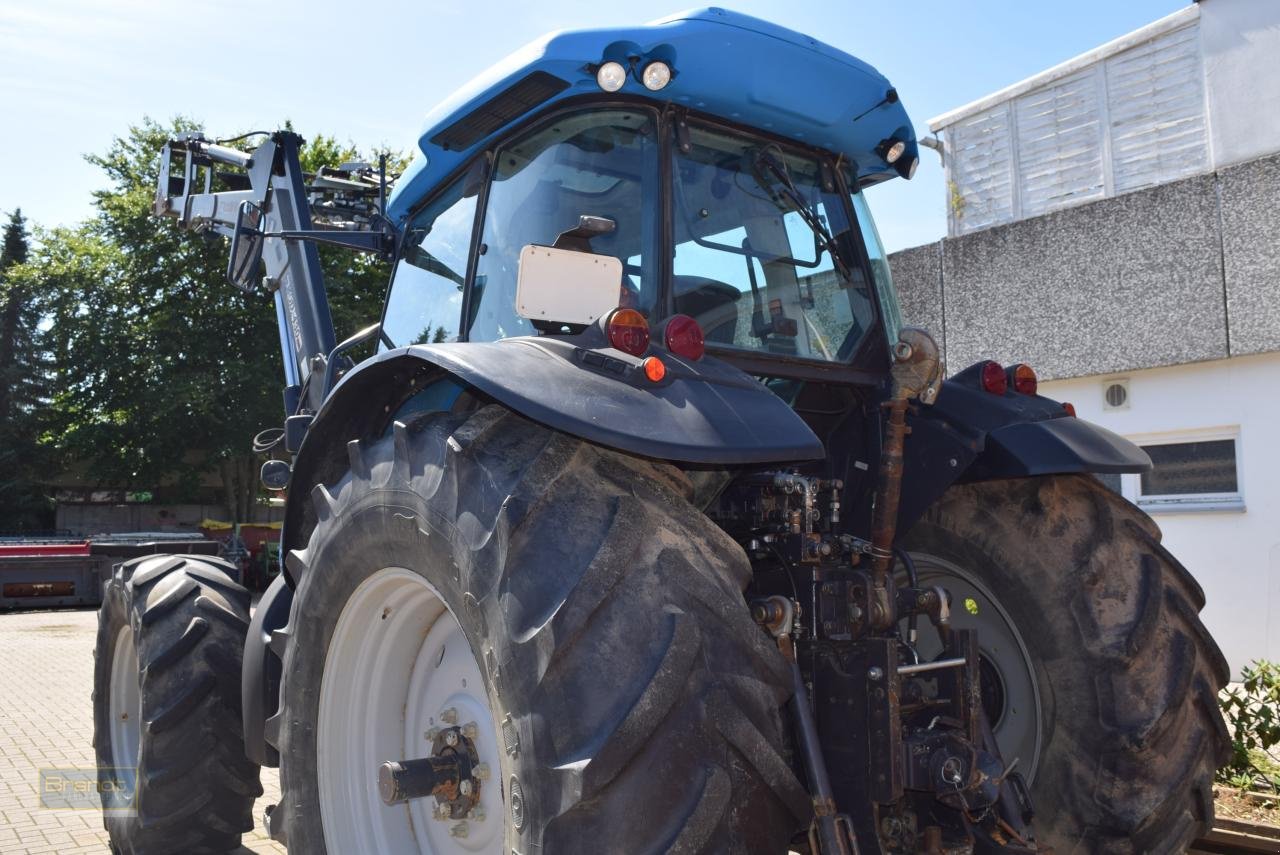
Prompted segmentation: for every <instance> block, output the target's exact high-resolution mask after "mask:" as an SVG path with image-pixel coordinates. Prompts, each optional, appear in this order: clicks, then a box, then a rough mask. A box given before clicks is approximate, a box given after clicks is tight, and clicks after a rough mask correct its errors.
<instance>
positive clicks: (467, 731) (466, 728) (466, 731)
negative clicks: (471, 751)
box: [462, 721, 480, 742]
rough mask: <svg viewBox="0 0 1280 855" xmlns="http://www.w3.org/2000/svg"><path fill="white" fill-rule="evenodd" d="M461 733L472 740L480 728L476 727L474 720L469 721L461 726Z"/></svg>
mask: <svg viewBox="0 0 1280 855" xmlns="http://www.w3.org/2000/svg"><path fill="white" fill-rule="evenodd" d="M462 735H463V736H465V737H466V738H467V739H470V740H471V741H472V742H474V741H475V739H476V737H477V736H479V735H480V728H478V727H476V723H475V722H474V721H469V722H467V723H466V724H464V725H463V726H462Z"/></svg>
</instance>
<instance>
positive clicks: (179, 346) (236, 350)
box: [21, 119, 386, 520]
mask: <svg viewBox="0 0 1280 855" xmlns="http://www.w3.org/2000/svg"><path fill="white" fill-rule="evenodd" d="M194 128H195V125H194V123H192V122H190V121H188V120H185V119H177V120H175V121H173V122H172V123H170V124H167V125H161V124H159V123H157V122H154V121H151V120H149V119H147V120H144V121H143V122H142V123H141V124H139V125H137V126H135V127H132V128H130V130H129V132H128V133H127V134H126V135H125V136H123V137H120V138H118V139H116V140H115V141H114V142H113V143H112V145H111V146H110V147H109V148H108V149H107V150H106V151H105V152H103V153H102V154H97V155H92V156H90V157H89V158H88V160H89V162H90V163H92V164H94V165H95V166H98V167H99V168H101V169H102V170H103V172H104V173H105V174H106V177H107V186H106V187H105V188H103V189H101V190H99V191H98V192H96V193H95V194H94V199H95V202H94V204H95V207H96V208H97V213H96V215H95V216H94V217H93V218H92V219H90V220H89V221H88V222H85V223H83V224H82V225H80V226H78V227H76V228H72V229H58V230H54V231H52V232H49V233H48V234H47V235H45V236H44V238H43V240H42V241H41V242H40V246H39V248H38V249H37V250H36V251H35V252H34V253H33V255H32V258H31V259H30V261H29V262H28V263H27V264H26V265H23V266H22V268H21V269H22V270H23V275H24V280H25V281H26V282H27V283H28V287H30V288H32V289H33V290H35V291H37V292H39V293H44V294H48V295H49V300H50V308H49V313H50V316H51V319H52V328H51V331H50V336H51V340H52V344H53V349H54V351H55V352H56V354H57V365H56V369H57V381H58V382H57V384H56V388H57V392H56V394H55V395H54V396H53V398H52V407H51V410H52V414H53V419H52V424H51V429H50V430H49V431H48V433H47V434H46V437H47V441H48V442H49V444H51V445H52V446H54V447H56V448H57V449H58V450H59V451H60V452H61V454H62V457H63V459H64V461H77V462H78V463H79V464H81V465H84V466H86V467H87V469H88V471H89V473H90V474H91V475H92V476H93V477H94V478H95V479H96V480H97V481H98V482H100V483H102V484H109V485H112V486H115V487H125V488H134V489H151V488H153V487H157V486H164V487H165V488H166V489H167V490H168V491H170V492H171V494H176V495H177V496H178V497H181V496H182V495H183V494H187V495H190V494H192V493H193V492H194V491H195V489H196V487H197V486H198V484H199V482H200V479H201V477H202V476H203V475H205V474H206V473H209V472H215V471H216V472H217V473H218V474H219V475H220V477H221V483H222V486H223V494H224V500H225V503H226V506H227V511H228V513H229V514H230V515H231V516H232V518H233V519H237V520H244V519H247V518H248V517H249V514H250V512H251V509H252V504H253V502H254V501H255V499H256V497H257V495H258V493H259V484H258V480H257V462H258V461H257V460H256V459H255V458H254V456H253V454H252V451H251V444H250V440H251V438H252V436H253V435H254V434H255V433H256V432H258V431H259V430H261V429H263V428H265V427H272V426H278V425H279V424H280V423H281V420H282V411H281V397H280V394H281V387H282V385H283V381H282V379H281V378H282V369H281V365H280V350H279V337H278V335H277V331H276V317H275V310H274V308H273V305H272V301H271V298H270V296H269V295H267V294H265V293H263V294H261V295H246V294H243V293H241V292H239V291H237V290H235V289H233V288H231V287H230V286H228V285H226V283H225V281H224V279H223V274H224V271H225V269H226V261H227V247H226V244H225V242H224V241H222V240H220V239H213V240H211V241H209V240H202V239H200V237H199V236H197V235H193V234H189V233H184V232H182V231H181V230H180V229H178V228H176V226H175V225H174V224H173V222H172V221H170V220H160V219H156V218H154V217H152V216H151V215H150V211H151V203H152V199H153V196H154V193H155V182H156V176H157V172H158V169H159V153H160V149H161V146H162V145H163V144H164V142H165V140H166V139H169V138H170V137H171V136H172V135H174V134H175V133H178V132H181V131H184V130H192V129H194ZM351 154H354V152H352V151H350V147H342V146H339V145H337V144H336V143H335V142H334V141H333V140H332V138H328V137H318V138H316V140H315V141H314V142H312V143H311V144H310V145H309V146H308V147H307V148H306V151H305V156H304V161H305V162H306V163H307V164H308V165H309V166H310V167H311V168H315V167H317V166H319V165H321V164H334V165H336V163H337V162H338V161H340V160H342V159H347V157H348V156H349V155H351ZM322 260H323V265H324V268H325V274H326V278H327V282H328V286H329V292H330V299H331V302H332V309H333V316H334V319H335V325H336V328H337V333H338V337H339V338H341V337H343V336H344V335H345V334H347V333H349V332H350V331H351V330H353V329H355V328H357V327H358V326H360V325H362V324H367V323H370V322H372V320H373V319H376V317H377V314H378V309H377V307H378V306H379V304H380V301H381V296H382V291H383V287H384V283H385V280H386V270H385V265H383V264H379V263H377V262H376V261H375V260H374V259H371V258H352V257H351V255H350V254H349V253H342V252H341V251H337V252H329V251H324V252H322Z"/></svg>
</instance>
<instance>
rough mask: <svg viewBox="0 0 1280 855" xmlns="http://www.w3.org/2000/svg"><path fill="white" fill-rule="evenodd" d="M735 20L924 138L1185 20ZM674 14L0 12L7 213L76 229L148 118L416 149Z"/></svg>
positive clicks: (920, 235)
mask: <svg viewBox="0 0 1280 855" xmlns="http://www.w3.org/2000/svg"><path fill="white" fill-rule="evenodd" d="M730 5H731V6H732V8H734V9H736V10H738V11H741V12H745V13H747V14H751V15H756V16H759V17H761V18H766V19H769V20H772V21H775V22H776V23H779V24H783V25H784V26H788V27H791V28H792V29H796V30H799V31H801V32H804V33H807V34H809V35H813V36H815V37H817V38H820V39H822V40H824V41H826V42H828V43H830V44H832V45H835V46H836V47H839V48H841V49H843V50H846V51H848V52H850V53H852V54H854V55H856V56H859V57H861V58H862V59H864V60H866V61H868V62H870V63H871V64H872V65H874V66H876V67H877V68H879V69H880V71H881V72H883V73H884V74H885V75H886V76H887V77H888V78H889V80H890V81H892V82H893V84H894V85H895V86H896V87H897V89H898V92H899V93H900V95H901V96H902V99H903V103H904V104H905V105H906V107H907V110H908V111H909V112H910V114H911V117H912V119H913V120H914V122H915V124H916V129H917V133H920V134H924V133H926V132H927V128H926V124H925V123H926V121H927V120H928V119H930V118H932V117H933V116H936V115H938V114H940V113H943V112H946V111H947V110H950V109H952V108H954V107H957V106H960V105H961V104H965V103H967V102H969V101H972V100H974V99H976V98H979V97H981V96H983V95H986V94H988V93H990V92H993V91H995V90H997V89H1000V88H1003V87H1004V86H1007V85H1009V84H1010V83H1014V82H1016V81H1018V80H1020V79H1022V78H1024V77H1026V76H1028V75H1031V74H1034V73H1036V72H1038V71H1041V70H1043V69H1045V68H1048V67H1049V66H1052V65H1055V64H1057V63H1058V62H1061V61H1062V60H1064V59H1068V58H1070V57H1072V56H1074V55H1076V54H1078V53H1081V52H1083V51H1086V50H1088V49H1090V48H1093V47H1096V46H1098V45H1100V44H1102V43H1103V42H1105V41H1108V40H1110V39H1112V38H1115V37H1116V36H1120V35H1123V34H1124V33H1127V32H1129V31H1130V30H1133V29H1136V28H1137V27H1140V26H1142V25H1143V24H1146V23H1149V22H1151V21H1154V20H1156V19H1157V18H1160V17H1163V16H1164V15H1167V14H1169V13H1170V12H1173V11H1176V10H1177V9H1179V8H1181V7H1183V6H1185V5H1187V3H1186V2H1185V0H1119V1H1118V0H1073V2H1059V3H1049V2H1043V0H1021V2H1018V0H952V2H941V0H922V2H918V3H914V4H904V3H895V2H878V3H875V2H866V0H844V2H838V0H820V2H805V0H790V2H781V0H739V2H737V3H734V4H730ZM682 8H687V6H686V5H685V4H684V3H682V2H679V0H675V2H672V3H671V4H670V5H668V6H662V5H656V4H654V3H651V2H648V3H641V2H632V0H612V2H611V1H610V0H590V2H580V0H536V2H506V1H505V0H504V2H482V0H470V2H465V3H464V2H450V3H439V2H423V0H418V2H401V0H383V2H380V3H378V4H376V5H374V4H370V5H369V6H364V5H362V4H358V3H350V2H342V3H338V2H329V0H321V2H305V3H304V2H301V0H292V2H270V0H209V2H205V3H201V4H195V5H193V4H189V3H177V2H172V0H165V1H164V2H160V0H155V1H154V2H153V1H152V0H0V210H4V211H8V210H10V209H12V208H14V207H19V206H20V207H21V208H22V209H23V210H24V212H26V213H27V214H28V216H29V217H30V218H31V219H32V220H34V221H35V222H37V223H40V224H42V225H54V224H57V223H72V222H75V221H77V220H79V219H81V218H83V217H85V216H87V215H88V214H89V213H90V211H91V208H90V203H91V196H90V194H91V192H92V191H93V190H94V189H96V188H99V187H101V186H103V183H104V182H103V178H102V176H101V175H100V173H98V172H97V170H95V169H94V168H93V167H91V166H89V165H88V164H86V163H84V161H83V159H82V155H83V154H84V153H86V152H94V151H102V150H104V149H105V148H106V147H107V146H108V145H109V144H110V141H111V139H112V138H113V137H115V136H118V135H120V134H122V133H124V132H125V130H126V129H127V128H128V126H129V125H130V124H131V123H135V122H137V121H138V120H139V119H140V118H141V117H142V116H144V115H150V116H152V117H156V118H167V117H169V116H173V115H175V114H183V115H187V116H191V117H193V118H196V119H198V120H200V121H202V122H204V123H205V127H206V128H207V129H208V130H209V131H210V133H212V134H215V135H218V136H231V135H233V134H235V133H240V132H242V131H247V130H254V129H258V128H271V127H276V126H278V125H280V124H282V123H283V121H284V119H286V118H290V119H292V120H293V123H294V126H295V128H297V130H298V131H299V132H300V133H302V134H303V135H304V136H305V135H307V134H308V133H317V132H320V133H326V134H332V135H335V136H337V137H338V138H339V139H343V140H350V141H352V142H354V143H356V144H357V145H359V146H362V147H371V146H375V145H390V146H393V147H397V148H402V149H408V148H409V147H410V146H411V145H412V144H413V140H414V139H415V137H416V135H417V132H418V130H419V129H420V126H421V122H422V118H423V116H425V115H426V113H427V111H428V109H429V108H430V107H431V106H432V105H433V104H435V103H436V102H437V101H439V100H441V99H443V98H444V97H445V96H446V95H447V94H448V93H449V92H451V91H452V90H453V89H454V88H455V87H457V86H458V85H460V84H462V83H464V82H465V81H466V80H468V79H470V78H471V77H472V76H473V75H475V74H477V73H479V72H480V71H481V70H483V69H484V68H486V67H487V66H489V65H490V64H492V63H493V62H495V61H497V60H499V59H501V58H502V57H503V56H505V55H506V54H507V53H509V52H510V51H512V50H514V49H515V48H518V47H520V46H521V45H523V44H525V43H526V42H528V41H531V40H532V39H533V38H535V37H537V36H538V35H540V34H542V33H544V32H547V31H549V30H554V29H564V28H573V27H588V26H619V25H626V24H633V23H643V22H645V21H648V20H652V19H654V18H657V17H660V16H662V15H664V14H667V13H669V12H674V11H678V10H679V9H682ZM366 10H368V12H369V13H370V14H365V11H366ZM375 10H376V11H377V12H378V16H377V17H376V18H375V17H373V16H372V14H371V13H373V12H374V11H375ZM921 155H922V165H921V168H920V170H919V172H918V173H917V175H916V177H915V179H914V180H913V181H912V182H910V183H909V184H908V183H907V182H905V181H900V180H895V181H892V182H890V183H889V184H887V185H884V186H882V187H879V188H876V189H875V190H874V191H872V195H871V197H870V198H871V202H872V204H873V206H874V208H875V212H876V217H877V221H878V222H879V225H880V232H881V236H882V237H883V239H884V241H885V243H886V244H887V245H888V247H889V248H890V249H891V250H895V249H901V248H905V247H908V246H915V245H918V244H922V243H926V242H928V241H930V240H934V239H936V238H938V237H941V236H942V234H943V233H944V232H945V230H946V221H945V212H944V210H945V209H944V192H943V186H942V171H941V169H940V168H939V166H938V159H937V156H936V155H935V154H934V153H933V152H931V151H927V150H923V151H922V152H921Z"/></svg>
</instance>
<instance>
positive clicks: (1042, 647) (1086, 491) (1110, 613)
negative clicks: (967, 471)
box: [906, 475, 1229, 855]
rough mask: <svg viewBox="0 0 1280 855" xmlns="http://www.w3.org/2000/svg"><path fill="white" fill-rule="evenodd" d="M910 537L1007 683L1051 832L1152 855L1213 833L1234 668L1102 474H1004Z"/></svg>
mask: <svg viewBox="0 0 1280 855" xmlns="http://www.w3.org/2000/svg"><path fill="white" fill-rule="evenodd" d="M906 542H907V546H908V548H909V549H910V550H911V552H912V553H913V554H914V555H915V557H916V563H917V565H918V566H919V567H920V569H921V575H922V576H926V577H927V578H925V579H923V580H922V581H923V582H930V583H940V584H943V585H944V586H950V587H952V588H953V589H957V588H958V589H962V590H963V593H962V594H959V595H957V598H956V600H955V602H953V605H952V612H953V615H954V618H953V619H954V620H955V622H956V623H957V624H958V625H960V626H966V625H977V626H979V633H980V635H979V643H980V644H981V645H982V646H983V651H984V657H989V665H990V666H991V668H992V669H993V670H994V671H995V672H997V673H998V674H999V675H1000V676H1001V677H1002V681H1007V682H1006V684H1004V685H1001V686H1000V692H999V695H998V697H1000V698H1001V699H1002V700H1000V701H996V702H995V704H994V705H995V706H996V707H1003V708H1005V709H1006V710H1007V711H1012V716H1013V718H1011V719H1009V720H1006V721H1005V722H1004V723H1003V724H1004V725H1005V726H1004V728H1003V730H1004V734H1003V736H1002V734H1001V732H1000V730H997V736H998V737H1002V738H1001V739H1000V741H1001V744H1002V751H1003V752H1004V753H1005V754H1006V755H1009V754H1015V753H1018V752H1021V755H1022V756H1020V758H1019V759H1020V761H1021V762H1020V765H1019V769H1020V771H1023V772H1024V774H1025V773H1026V772H1028V771H1029V770H1034V780H1033V782H1032V794H1033V797H1034V800H1035V805H1036V809H1037V814H1036V832H1037V836H1038V838H1039V839H1040V840H1041V841H1043V842H1047V843H1049V844H1050V845H1052V846H1053V847H1054V851H1055V852H1057V853H1058V855H1069V853H1089V855H1094V853H1125V855H1129V853H1133V855H1137V853H1142V855H1147V853H1165V852H1170V853H1172V852H1184V851H1186V848H1187V846H1188V845H1189V844H1190V843H1191V841H1193V840H1194V839H1195V838H1196V837H1198V836H1200V835H1201V834H1203V833H1204V832H1205V831H1207V829H1208V827H1209V825H1210V824H1211V823H1212V821H1213V776H1214V770H1215V768H1216V767H1217V765H1218V764H1219V763H1221V762H1222V761H1223V760H1224V759H1225V756H1226V754H1225V752H1226V750H1227V744H1228V742H1227V734H1226V728H1225V726H1224V724H1223V721H1222V716H1221V714H1220V712H1219V709H1218V705H1217V693H1218V690H1219V689H1221V687H1222V686H1223V685H1225V683H1226V681H1227V679H1228V676H1229V671H1228V668H1227V663H1226V661H1225V660H1224V659H1223V657H1222V653H1221V652H1220V651H1219V650H1218V647H1217V645H1216V644H1215V643H1214V641H1213V639H1212V638H1211V637H1210V636H1209V634H1208V632H1207V631H1206V630H1205V628H1204V625H1203V624H1202V623H1201V622H1200V619H1199V616H1198V612H1199V610H1200V609H1201V608H1203V606H1204V593H1203V591H1202V590H1201V588H1200V586H1199V585H1198V584H1197V583H1196V581H1195V580H1194V579H1193V578H1192V577H1191V575H1190V574H1189V573H1188V572H1187V570H1186V569H1185V568H1184V567H1183V566H1182V565H1181V564H1180V563H1179V562H1178V561H1177V559H1175V558H1174V557H1173V556H1172V555H1171V554H1170V553H1169V552H1168V550H1166V549H1165V548H1164V547H1163V546H1161V545H1160V530H1159V528H1158V527H1157V526H1156V524H1155V523H1154V522H1152V521H1151V519H1150V518H1149V517H1148V516H1147V515H1146V514H1144V513H1142V511H1140V510H1138V509H1137V508H1136V507H1134V506H1133V505H1132V504H1131V503H1129V502H1127V501H1125V500H1124V499H1122V498H1120V497H1119V496H1117V495H1115V494H1114V493H1112V492H1111V491H1109V490H1107V489H1106V488H1105V487H1104V486H1102V484H1101V483H1100V482H1098V481H1097V480H1096V479H1094V478H1091V477H1088V476H1083V475H1078V476H1053V477H1044V478H1028V479H1020V480H1011V481H990V482H984V483H978V484H968V485H963V486H957V487H954V488H952V489H951V490H949V491H948V492H947V494H946V495H945V496H944V497H943V499H942V500H941V501H940V502H939V503H937V505H936V506H935V507H933V508H931V509H930V510H929V512H928V513H927V514H926V515H925V517H924V519H923V520H921V522H919V523H918V524H917V525H916V526H915V527H913V529H912V530H911V531H910V532H909V535H908V537H907V539H906ZM948 568H952V569H950V570H949V569H948ZM948 575H951V576H954V577H955V578H954V579H949V578H947V577H948ZM987 624H991V625H990V626H988V625H987ZM1000 639H1003V641H1000ZM1019 648H1021V649H1019ZM987 673H988V672H987V671H986V669H984V679H986V676H987ZM1024 675H1026V676H1027V678H1028V680H1030V681H1032V682H1033V685H1031V686H1030V687H1029V688H1028V687H1027V686H1025V685H1023V682H1024V681H1023V676H1024ZM986 688H988V687H986V686H984V689H986ZM991 688H992V689H994V688H995V687H991ZM993 696H994V695H988V700H990V699H991V698H992V697H993ZM1015 697H1016V698H1017V700H1016V701H1015V700H1013V699H1014V698H1015ZM1014 718H1016V719H1017V720H1016V721H1014V720H1013V719H1014ZM1033 719H1034V721H1033ZM1031 725H1034V727H1033V728H1032V729H1031V730H1029V727H1030V726H1031ZM1032 730H1034V732H1032ZM1037 745H1038V754H1037V752H1036V749H1035V747H1034V746H1037ZM1028 746H1031V748H1028ZM1029 754H1030V756H1029ZM1005 759H1006V761H1008V760H1012V759H1013V757H1012V756H1006V758H1005Z"/></svg>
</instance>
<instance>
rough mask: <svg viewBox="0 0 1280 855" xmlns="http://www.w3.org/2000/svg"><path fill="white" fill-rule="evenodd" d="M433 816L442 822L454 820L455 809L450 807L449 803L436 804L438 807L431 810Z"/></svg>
mask: <svg viewBox="0 0 1280 855" xmlns="http://www.w3.org/2000/svg"><path fill="white" fill-rule="evenodd" d="M431 816H432V817H433V818H435V819H438V820H442V821H443V820H448V819H453V808H451V807H449V803H448V802H436V806H435V807H433V808H432V809H431Z"/></svg>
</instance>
